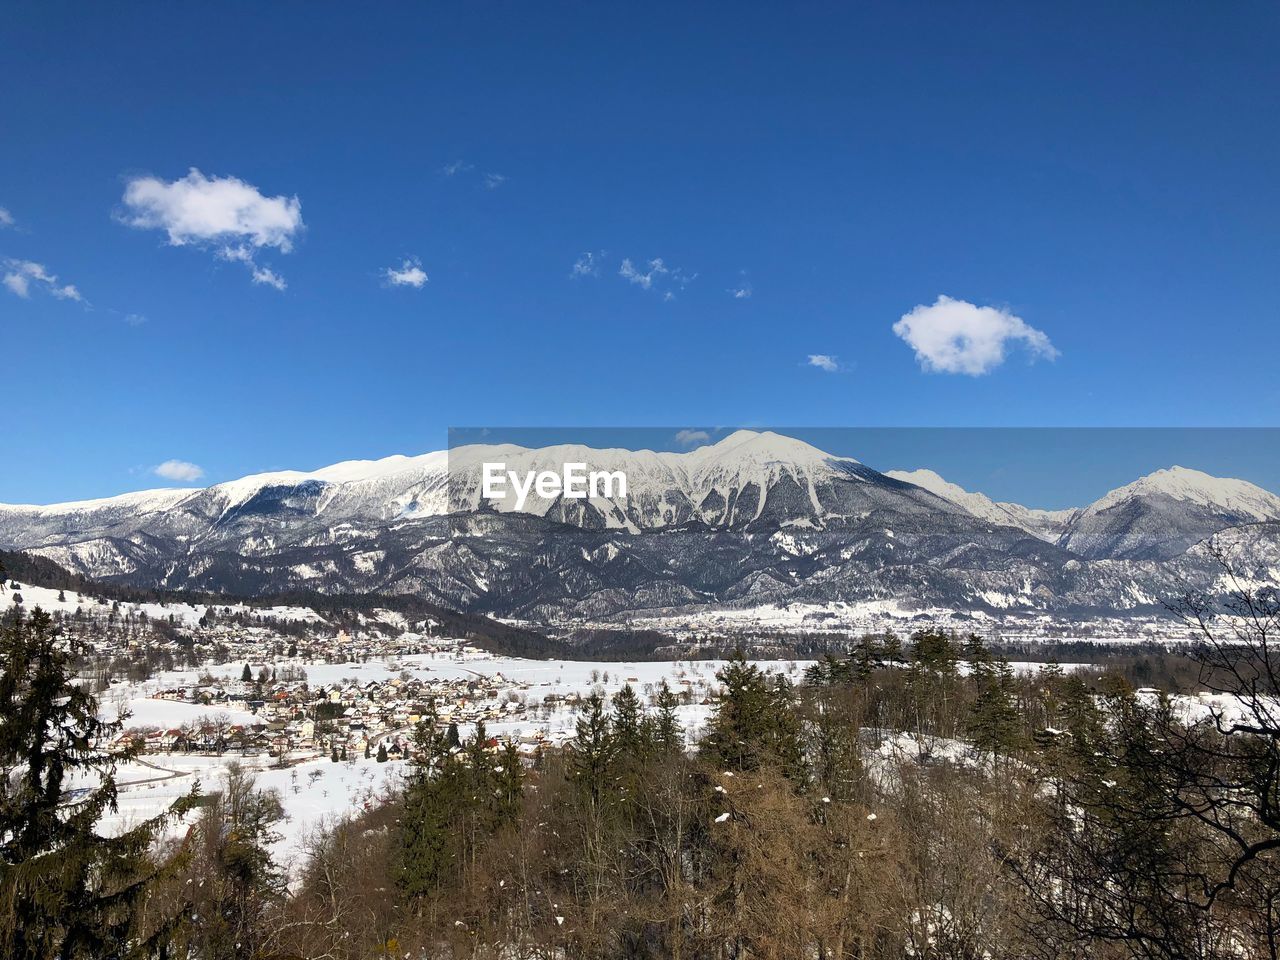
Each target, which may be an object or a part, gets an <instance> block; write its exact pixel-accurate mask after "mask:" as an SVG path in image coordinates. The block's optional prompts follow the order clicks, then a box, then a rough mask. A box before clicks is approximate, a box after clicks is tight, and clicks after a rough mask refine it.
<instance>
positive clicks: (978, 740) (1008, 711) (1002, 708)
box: [969, 659, 1024, 756]
mask: <svg viewBox="0 0 1280 960" xmlns="http://www.w3.org/2000/svg"><path fill="white" fill-rule="evenodd" d="M974 671H975V672H974V679H975V683H976V684H977V690H978V695H977V697H976V699H975V700H974V702H973V706H972V708H971V710H970V714H969V733H970V735H971V736H972V737H973V745H974V746H975V747H977V748H978V749H979V750H981V751H982V752H983V753H990V754H992V755H994V756H1002V755H1003V756H1008V755H1010V754H1013V753H1015V752H1016V751H1017V750H1019V749H1020V748H1021V747H1023V746H1024V742H1023V733H1022V718H1021V715H1020V714H1019V712H1018V708H1017V705H1016V703H1015V702H1014V691H1013V688H1014V678H1013V670H1012V669H1011V668H1010V666H1009V664H1008V662H1007V661H1005V660H1003V659H1001V660H999V661H997V662H995V663H992V662H991V661H989V660H988V661H985V662H982V663H981V664H975V665H974Z"/></svg>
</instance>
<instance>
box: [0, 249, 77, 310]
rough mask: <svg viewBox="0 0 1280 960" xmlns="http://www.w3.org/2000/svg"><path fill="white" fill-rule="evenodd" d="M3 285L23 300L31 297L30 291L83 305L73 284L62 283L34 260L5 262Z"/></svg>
mask: <svg viewBox="0 0 1280 960" xmlns="http://www.w3.org/2000/svg"><path fill="white" fill-rule="evenodd" d="M4 270H5V273H4V278H3V283H4V285H5V287H6V288H8V290H9V292H10V293H13V294H15V295H17V296H19V297H22V298H23V299H24V300H25V299H27V298H28V297H30V296H31V292H32V290H44V291H45V292H46V293H48V294H50V295H51V296H54V297H57V298H58V299H59V300H74V301H76V303H84V297H82V296H81V295H80V291H79V290H78V289H76V286H75V284H73V283H63V282H62V281H60V280H59V279H58V278H57V276H55V275H54V274H52V273H50V272H49V271H48V270H46V269H45V266H44V264H42V263H36V262H35V261H34V260H5V261H4Z"/></svg>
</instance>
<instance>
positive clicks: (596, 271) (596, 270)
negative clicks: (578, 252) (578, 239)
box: [569, 250, 604, 277]
mask: <svg viewBox="0 0 1280 960" xmlns="http://www.w3.org/2000/svg"><path fill="white" fill-rule="evenodd" d="M600 256H601V257H603V256H604V252H603V251H601V253H600ZM569 276H570V277H598V276H600V261H599V259H597V257H596V254H594V253H592V252H591V251H589V250H588V251H587V252H586V253H584V254H583V255H582V256H580V257H579V258H578V259H577V260H575V261H574V264H573V269H571V270H570V271H569Z"/></svg>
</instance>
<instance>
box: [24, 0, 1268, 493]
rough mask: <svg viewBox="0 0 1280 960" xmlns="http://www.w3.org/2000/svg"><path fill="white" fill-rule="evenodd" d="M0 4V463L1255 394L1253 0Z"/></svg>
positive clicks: (1174, 407) (1263, 161)
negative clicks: (493, 432)
mask: <svg viewBox="0 0 1280 960" xmlns="http://www.w3.org/2000/svg"><path fill="white" fill-rule="evenodd" d="M2 22H3V24H4V26H3V28H2V29H3V34H4V37H3V42H4V48H5V56H4V57H3V58H0V77H2V78H3V83H4V87H5V89H6V91H7V95H6V96H5V97H3V98H0V132H2V133H3V143H4V147H3V149H0V208H3V209H4V210H5V211H7V214H8V215H7V217H3V216H0V220H9V221H12V222H11V223H6V224H5V225H3V226H0V260H2V261H3V263H2V264H0V273H2V274H3V277H4V279H5V286H4V287H0V327H3V338H4V339H3V342H4V344H5V356H6V360H7V362H6V363H5V364H4V371H5V372H4V381H3V383H4V388H5V389H4V395H5V397H6V398H7V400H8V403H7V404H6V406H7V408H8V409H7V413H6V417H5V423H6V430H5V444H4V446H5V450H6V455H5V458H4V460H5V469H4V471H3V472H2V473H0V500H3V501H8V502H48V501H55V500H62V499H69V498H76V497H88V496H102V495H108V494H112V493H116V492H120V491H123V490H127V489H137V488H142V487H147V486H155V485H161V484H163V483H165V482H166V480H165V479H164V478H161V477H157V476H154V470H155V468H156V467H157V466H158V465H160V464H162V463H165V462H168V461H173V460H176V461H182V462H185V463H190V464H195V465H198V466H199V468H200V469H201V471H202V473H203V479H202V480H201V481H200V482H216V481H218V480H223V479H229V478H232V477H235V476H239V475H242V474H245V473H250V472H254V471H258V470H264V469H272V468H282V467H291V468H300V469H309V468H314V467H317V466H320V465H322V464H325V463H330V462H333V461H336V460H341V459H350V458H355V457H378V456H384V455H387V454H390V453H397V452H403V453H416V452H422V451H425V450H429V449H437V448H440V447H442V446H444V445H445V443H446V428H447V427H449V426H450V425H455V424H485V423H503V424H512V423H515V424H528V425H549V424H566V423H567V424H582V425H592V424H601V425H603V424H634V425H644V424H666V425H671V426H680V425H686V424H705V423H716V424H727V423H734V424H767V423H804V424H810V425H813V426H818V427H821V426H867V425H904V426H924V425H928V426H939V425H956V426H993V425H1008V426H1040V425H1084V426H1095V425H1105V426H1115V425H1176V426H1203V425H1231V426H1254V425H1271V424H1274V423H1275V422H1276V417H1275V409H1276V406H1277V402H1278V401H1280V378H1277V377H1276V376H1275V372H1274V357H1275V356H1276V354H1277V347H1280V329H1278V328H1277V323H1276V319H1277V317H1276V313H1277V311H1276V304H1277V302H1278V301H1280V268H1278V266H1280V264H1278V261H1280V238H1278V236H1277V230H1276V223H1277V222H1278V219H1280V218H1278V217H1277V214H1278V213H1280V179H1278V178H1277V177H1276V175H1275V170H1276V165H1277V159H1278V153H1280V150H1278V149H1277V148H1278V147H1280V133H1278V132H1277V127H1276V122H1275V118H1276V117H1277V116H1280V102H1277V101H1280V66H1278V65H1277V60H1276V58H1275V56H1274V51H1275V49H1276V46H1277V42H1278V41H1280V12H1278V11H1277V8H1276V7H1275V6H1274V5H1270V4H1261V3H1258V4H1232V5H1193V4H1161V5H1153V4H1119V5H1118V4H1099V5H1088V4H1074V5H1070V6H1067V5H1063V6H1062V7H1061V8H1060V9H1057V10H1051V9H1048V5H1044V4H1026V3H1018V4H1008V5H1003V4H982V5H971V4H964V5H959V4H887V3H886V4H882V5H880V4H866V5H859V6H858V7H857V9H844V8H843V7H838V6H837V5H806V4H799V5H795V4H788V5H781V4H775V5H768V6H766V5H753V4H745V5H744V4H733V5H729V4H724V5H712V4H697V5H685V4H682V5H663V4H650V5H646V6H644V7H642V8H641V7H634V6H631V7H624V6H621V5H608V4H596V5H587V4H561V5H555V4H553V5H528V4H523V5H522V4H487V3H475V4H459V5H451V6H450V5H429V6H428V5H421V4H417V5H404V6H397V5H393V4H385V5H378V6H376V7H373V8H370V7H357V6H354V5H352V6H348V7H339V6H337V5H302V4H253V5H248V4H246V5H242V6H236V5H234V4H226V5H220V6H219V7H218V13H217V15H216V16H214V15H211V14H210V13H209V12H208V11H207V10H202V9H200V8H198V7H191V6H183V5H160V4H131V5H85V4H74V5H62V4H57V3H49V4H40V5H35V4H17V3H6V4H5V7H4V11H3V19H2ZM193 168H194V169H196V170H198V171H200V174H201V177H202V179H197V178H195V175H193V174H191V173H190V171H191V170H192V169H193ZM237 191H239V192H237ZM127 196H131V197H132V198H133V202H130V201H129V200H128V199H127ZM237 197H239V200H240V201H244V199H245V197H248V198H249V200H248V201H246V202H242V203H240V206H238V207H237V208H236V209H235V210H234V211H232V212H233V213H235V214H236V215H235V216H233V217H232V219H231V220H230V221H226V220H225V219H219V217H221V216H223V215H224V214H226V213H227V211H226V210H225V209H221V208H218V204H220V203H221V204H225V203H228V202H232V203H234V202H238V201H236V198H237ZM255 197H256V198H257V199H253V198H255ZM227 222H230V223H232V226H233V229H221V227H220V226H219V225H225V223H227ZM588 253H590V254H591V255H592V256H591V258H590V259H589V260H587V261H584V259H583V257H584V254H588ZM655 260H660V261H661V267H660V268H659V269H656V270H655V268H654V266H653V261H655ZM624 261H627V262H629V264H630V266H629V268H628V267H624ZM579 263H581V264H583V267H582V269H580V270H579V271H578V274H577V275H575V271H574V267H575V264H579ZM36 267H39V268H40V269H39V270H37V269H36ZM415 268H417V269H420V270H421V271H422V273H423V274H425V276H426V277H427V278H429V279H427V280H425V281H422V282H421V284H420V285H419V286H415V285H413V284H412V283H401V284H396V283H393V282H392V280H391V275H390V274H389V273H388V271H395V272H397V273H398V274H399V275H400V276H401V277H402V279H410V280H415V282H416V278H417V276H418V275H417V274H416V273H415V272H414V270H415ZM255 271H256V272H257V274H258V277H259V279H260V280H266V281H269V282H255V279H254V276H255ZM267 271H270V272H269V273H268V272H267ZM11 277H12V278H15V279H12V280H10V279H9V278H11ZM281 284H283V285H284V289H277V286H279V285H281ZM69 288H72V289H69ZM746 291H749V296H748V295H740V296H739V295H735V293H739V292H746ZM20 294H25V296H24V295H20ZM668 294H670V296H668ZM940 297H946V298H950V301H943V302H942V304H941V306H939V298H940ZM917 308H919V309H918V310H917ZM913 311H915V312H914V313H913ZM904 317H907V318H908V320H905V321H904V319H903V318H904ZM895 327H896V328H897V332H895ZM957 331H959V332H960V333H965V334H967V335H969V337H970V339H968V340H963V341H956V340H955V339H954V335H955V334H956V333H957ZM975 337H976V339H974V338H975ZM957 344H958V346H957ZM811 358H818V359H817V360H813V361H811ZM829 368H833V369H829ZM948 371H950V372H948ZM845 452H849V453H852V454H853V455H855V456H856V455H857V453H856V452H854V451H845ZM863 458H864V459H867V460H868V461H870V460H871V458H870V457H865V456H864V457H863ZM906 466H910V465H909V464H908V465H906ZM168 472H170V473H172V472H173V471H168ZM957 479H959V478H957Z"/></svg>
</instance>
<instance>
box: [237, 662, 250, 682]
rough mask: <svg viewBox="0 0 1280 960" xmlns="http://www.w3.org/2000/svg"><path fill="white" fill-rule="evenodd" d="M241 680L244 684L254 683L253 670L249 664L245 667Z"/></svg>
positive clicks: (241, 673) (241, 672)
mask: <svg viewBox="0 0 1280 960" xmlns="http://www.w3.org/2000/svg"><path fill="white" fill-rule="evenodd" d="M240 680H241V681H242V682H244V683H253V669H252V668H251V667H250V666H249V664H248V663H246V664H245V665H244V669H243V670H241V671H240Z"/></svg>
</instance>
